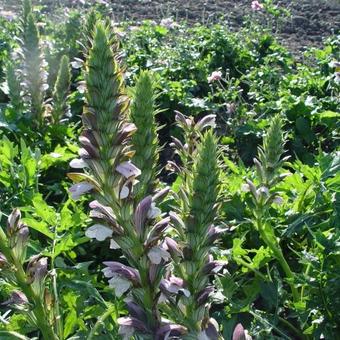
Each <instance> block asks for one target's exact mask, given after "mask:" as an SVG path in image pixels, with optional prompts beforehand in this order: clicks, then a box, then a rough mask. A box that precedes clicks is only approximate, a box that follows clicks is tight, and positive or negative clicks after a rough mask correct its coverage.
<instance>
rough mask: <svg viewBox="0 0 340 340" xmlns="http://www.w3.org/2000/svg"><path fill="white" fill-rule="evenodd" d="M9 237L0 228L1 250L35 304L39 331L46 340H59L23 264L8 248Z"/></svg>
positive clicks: (27, 295)
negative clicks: (29, 281)
mask: <svg viewBox="0 0 340 340" xmlns="http://www.w3.org/2000/svg"><path fill="white" fill-rule="evenodd" d="M6 240H7V237H6V235H5V233H4V231H3V230H2V228H0V249H1V251H2V253H3V254H4V256H5V257H6V259H7V260H8V261H9V263H11V264H12V265H13V266H14V268H15V269H14V275H15V278H16V282H17V284H18V286H19V287H20V288H21V290H22V291H23V293H24V294H25V295H26V297H27V299H28V301H30V302H31V303H32V304H33V306H34V307H33V309H32V312H33V314H34V316H35V319H36V320H35V322H36V325H37V327H38V328H39V330H40V331H41V333H42V335H43V337H44V339H45V340H58V337H57V336H56V335H55V333H54V331H53V327H52V326H51V325H50V323H49V322H48V317H47V315H46V310H45V308H44V305H43V303H42V301H41V299H40V297H39V296H37V295H36V294H35V292H34V291H33V289H32V287H31V285H30V284H28V283H27V277H26V273H25V271H24V269H23V267H22V265H21V263H20V262H19V261H18V260H17V259H16V258H15V256H14V254H13V251H12V250H11V249H9V248H8V246H7V242H6Z"/></svg>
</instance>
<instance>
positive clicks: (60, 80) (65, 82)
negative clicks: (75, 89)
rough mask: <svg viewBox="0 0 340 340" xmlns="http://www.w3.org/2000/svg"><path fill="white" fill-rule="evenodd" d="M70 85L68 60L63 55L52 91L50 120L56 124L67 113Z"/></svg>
mask: <svg viewBox="0 0 340 340" xmlns="http://www.w3.org/2000/svg"><path fill="white" fill-rule="evenodd" d="M70 84H71V70H70V60H69V58H68V56H66V55H64V56H63V57H62V58H61V62H60V66H59V71H58V75H57V80H56V82H55V85H54V91H53V108H52V120H53V123H54V124H56V123H58V122H59V121H60V119H61V118H62V117H63V116H65V114H67V113H68V111H69V106H68V103H67V96H68V92H69V89H70Z"/></svg>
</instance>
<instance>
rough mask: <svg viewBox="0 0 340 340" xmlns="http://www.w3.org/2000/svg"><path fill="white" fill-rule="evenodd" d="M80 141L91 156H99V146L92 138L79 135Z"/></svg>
mask: <svg viewBox="0 0 340 340" xmlns="http://www.w3.org/2000/svg"><path fill="white" fill-rule="evenodd" d="M79 141H80V143H81V145H82V146H83V148H84V149H85V150H86V152H87V153H88V155H89V156H90V157H91V158H99V150H98V147H96V146H95V145H94V144H93V141H92V140H90V139H89V138H87V137H85V136H84V135H83V136H80V137H79ZM85 158H88V157H85Z"/></svg>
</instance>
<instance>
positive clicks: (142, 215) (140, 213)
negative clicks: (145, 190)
mask: <svg viewBox="0 0 340 340" xmlns="http://www.w3.org/2000/svg"><path fill="white" fill-rule="evenodd" d="M151 203H152V197H151V196H147V197H145V198H143V199H142V200H141V201H140V202H139V204H138V205H137V208H136V211H135V215H134V223H135V228H136V231H137V234H138V235H141V234H142V231H143V230H144V224H145V221H146V219H147V215H148V211H149V209H150V207H151Z"/></svg>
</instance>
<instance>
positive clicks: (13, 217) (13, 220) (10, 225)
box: [7, 208, 21, 235]
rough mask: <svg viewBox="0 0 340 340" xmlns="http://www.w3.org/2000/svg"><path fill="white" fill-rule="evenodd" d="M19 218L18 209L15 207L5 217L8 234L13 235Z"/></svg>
mask: <svg viewBox="0 0 340 340" xmlns="http://www.w3.org/2000/svg"><path fill="white" fill-rule="evenodd" d="M20 218H21V213H20V210H19V209H17V208H15V209H14V210H13V211H12V213H11V214H10V215H9V216H8V219H7V232H8V235H13V234H15V233H16V232H17V229H18V224H19V221H20Z"/></svg>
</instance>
